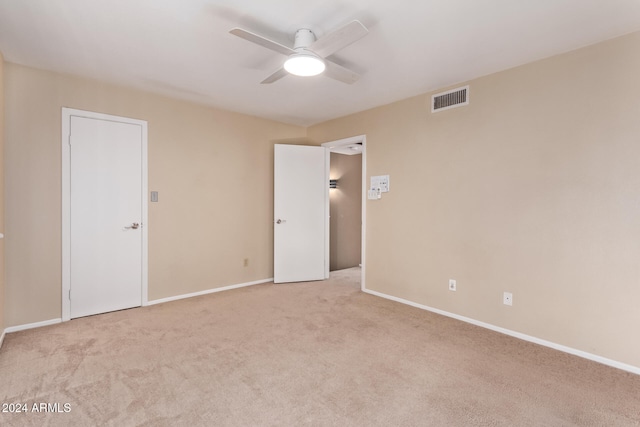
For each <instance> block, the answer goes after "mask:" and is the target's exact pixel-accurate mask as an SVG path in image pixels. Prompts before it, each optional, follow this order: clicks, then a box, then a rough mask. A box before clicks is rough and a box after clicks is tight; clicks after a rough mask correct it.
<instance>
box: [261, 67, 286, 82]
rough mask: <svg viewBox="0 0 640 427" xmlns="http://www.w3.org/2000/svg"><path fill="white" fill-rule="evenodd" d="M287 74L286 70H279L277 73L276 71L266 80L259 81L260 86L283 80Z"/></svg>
mask: <svg viewBox="0 0 640 427" xmlns="http://www.w3.org/2000/svg"><path fill="white" fill-rule="evenodd" d="M287 74H289V73H287V70H285V69H284V68H280V69H279V70H278V71H276V72H275V73H273V74H271V75H270V76H269V77H267V78H266V79H264V80H263V81H261V82H260V84H269V83H273V82H275V81H278V80H280V79H281V78H283V77H284V76H286V75H287Z"/></svg>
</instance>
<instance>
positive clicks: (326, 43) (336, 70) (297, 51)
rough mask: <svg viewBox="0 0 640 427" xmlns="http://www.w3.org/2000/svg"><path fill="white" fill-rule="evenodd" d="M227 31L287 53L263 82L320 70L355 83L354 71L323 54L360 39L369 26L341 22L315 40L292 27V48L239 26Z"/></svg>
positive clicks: (337, 78) (355, 74)
mask: <svg viewBox="0 0 640 427" xmlns="http://www.w3.org/2000/svg"><path fill="white" fill-rule="evenodd" d="M229 32H230V33H231V34H233V35H235V36H238V37H240V38H243V39H245V40H248V41H250V42H252V43H255V44H258V45H260V46H262V47H266V48H267V49H271V50H273V51H275V52H278V53H281V54H283V55H286V56H288V58H287V60H286V61H285V63H284V65H283V66H282V67H280V68H279V69H278V70H277V71H276V72H274V73H273V74H271V75H270V76H269V77H267V78H266V79H264V80H263V81H262V82H261V83H263V84H266V83H273V82H275V81H277V80H280V79H281V78H283V77H284V76H286V75H287V74H289V73H290V74H294V75H298V76H315V75H318V74H320V73H322V72H324V74H325V75H326V76H327V77H330V78H332V79H335V80H338V81H341V82H343V83H347V84H352V83H355V82H356V81H357V80H358V79H359V78H360V76H359V75H358V74H357V73H356V72H354V71H351V70H349V69H347V68H344V67H343V66H341V65H338V64H336V63H335V62H333V61H331V60H329V59H327V57H328V56H330V55H332V54H334V53H336V52H337V51H339V50H340V49H343V48H345V47H347V46H349V45H350V44H351V43H354V42H356V41H358V40H360V39H361V38H362V37H364V36H366V35H367V34H368V33H369V30H367V28H366V27H365V26H364V25H362V23H361V22H360V21H351V22H349V23H348V24H346V25H345V26H343V27H341V28H338V29H337V30H335V31H332V32H330V33H329V34H326V35H325V36H323V37H321V38H319V39H317V40H316V36H315V34H313V31H311V30H309V29H306V28H301V29H299V30H298V31H296V34H295V42H294V46H293V48H290V47H287V46H284V45H282V44H280V43H277V42H274V41H273V40H269V39H267V38H266V37H263V36H260V35H258V34H254V33H252V32H250V31H247V30H244V29H242V28H234V29H232V30H231V31H229Z"/></svg>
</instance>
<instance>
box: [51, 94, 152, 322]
mask: <svg viewBox="0 0 640 427" xmlns="http://www.w3.org/2000/svg"><path fill="white" fill-rule="evenodd" d="M71 117H83V118H87V119H96V120H106V121H112V122H119V123H127V124H133V125H138V126H140V127H141V129H142V165H141V169H142V191H141V197H142V223H141V227H140V229H141V231H142V306H145V305H148V268H149V265H148V264H149V248H148V231H147V229H148V226H147V224H148V200H147V193H148V180H147V171H148V167H147V122H146V121H145V120H138V119H131V118H128V117H120V116H113V115H110V114H103V113H96V112H93V111H85V110H77V109H74V108H67V107H62V135H61V140H60V142H61V148H62V321H63V322H66V321H68V320H70V319H71V300H70V299H69V292H70V290H71V149H70V145H69V139H70V132H71Z"/></svg>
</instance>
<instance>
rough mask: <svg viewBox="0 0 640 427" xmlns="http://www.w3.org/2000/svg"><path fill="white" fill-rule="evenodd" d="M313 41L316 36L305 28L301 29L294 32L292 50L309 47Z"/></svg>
mask: <svg viewBox="0 0 640 427" xmlns="http://www.w3.org/2000/svg"><path fill="white" fill-rule="evenodd" d="M314 41H316V36H315V34H313V31H311V30H309V29H306V28H301V29H299V30H298V31H296V35H295V40H294V42H293V48H294V49H298V48H301V47H309V46H311V43H313V42H314Z"/></svg>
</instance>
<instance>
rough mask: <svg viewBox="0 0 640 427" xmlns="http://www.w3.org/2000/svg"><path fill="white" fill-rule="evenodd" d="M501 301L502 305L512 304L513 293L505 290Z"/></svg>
mask: <svg viewBox="0 0 640 427" xmlns="http://www.w3.org/2000/svg"><path fill="white" fill-rule="evenodd" d="M502 303H503V304H504V305H513V294H512V293H511V292H505V293H504V294H503V295H502Z"/></svg>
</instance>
